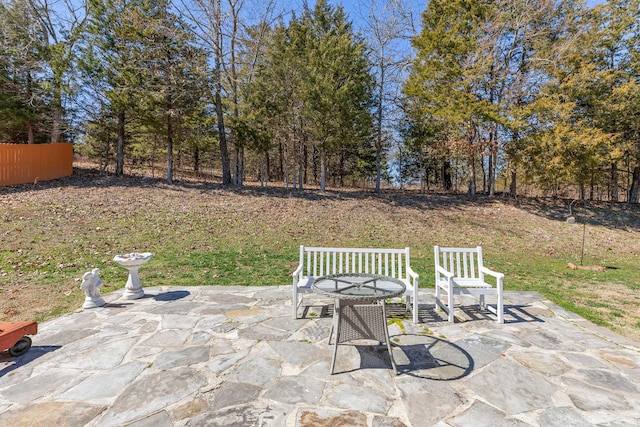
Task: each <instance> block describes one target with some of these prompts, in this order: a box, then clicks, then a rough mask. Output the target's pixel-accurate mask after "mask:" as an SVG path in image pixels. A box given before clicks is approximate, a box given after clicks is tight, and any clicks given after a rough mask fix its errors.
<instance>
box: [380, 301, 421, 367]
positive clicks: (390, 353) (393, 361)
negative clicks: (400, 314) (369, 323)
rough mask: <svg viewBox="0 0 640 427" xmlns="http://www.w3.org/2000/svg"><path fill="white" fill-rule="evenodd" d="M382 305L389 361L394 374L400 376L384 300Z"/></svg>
mask: <svg viewBox="0 0 640 427" xmlns="http://www.w3.org/2000/svg"><path fill="white" fill-rule="evenodd" d="M414 303H415V301H414ZM381 304H382V321H383V322H384V336H385V339H386V341H387V351H388V352H389V359H390V360H391V366H392V367H393V372H395V373H396V375H398V367H397V366H396V361H395V360H394V358H393V351H392V349H391V341H390V340H389V330H388V328H387V323H386V322H387V320H386V319H387V311H386V310H385V304H384V300H382V302H381Z"/></svg>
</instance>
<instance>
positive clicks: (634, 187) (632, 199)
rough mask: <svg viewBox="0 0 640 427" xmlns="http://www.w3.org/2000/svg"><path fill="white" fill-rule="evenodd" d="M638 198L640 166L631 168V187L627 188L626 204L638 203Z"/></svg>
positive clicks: (639, 192)
mask: <svg viewBox="0 0 640 427" xmlns="http://www.w3.org/2000/svg"><path fill="white" fill-rule="evenodd" d="M639 198H640V166H635V167H634V168H633V174H632V178H631V187H630V188H629V198H628V200H627V203H638V199H639Z"/></svg>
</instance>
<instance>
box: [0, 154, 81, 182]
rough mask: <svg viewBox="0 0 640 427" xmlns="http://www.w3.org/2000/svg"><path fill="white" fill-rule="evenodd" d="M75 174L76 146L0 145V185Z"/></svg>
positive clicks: (46, 179)
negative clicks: (74, 148)
mask: <svg viewBox="0 0 640 427" xmlns="http://www.w3.org/2000/svg"><path fill="white" fill-rule="evenodd" d="M71 174H73V144H70V143H61V144H0V186H3V185H16V184H28V183H34V182H37V181H49V180H51V179H56V178H61V177H63V176H69V175H71Z"/></svg>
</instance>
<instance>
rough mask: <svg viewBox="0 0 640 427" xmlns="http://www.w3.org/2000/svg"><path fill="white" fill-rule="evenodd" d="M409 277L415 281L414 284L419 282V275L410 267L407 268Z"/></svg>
mask: <svg viewBox="0 0 640 427" xmlns="http://www.w3.org/2000/svg"><path fill="white" fill-rule="evenodd" d="M407 276H409V277H410V278H412V279H413V281H414V282H417V281H418V273H416V272H415V271H413V268H411V267H408V268H407Z"/></svg>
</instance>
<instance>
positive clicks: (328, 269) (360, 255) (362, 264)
mask: <svg viewBox="0 0 640 427" xmlns="http://www.w3.org/2000/svg"><path fill="white" fill-rule="evenodd" d="M300 265H303V266H304V267H303V269H302V274H303V275H304V276H313V277H319V276H326V275H327V274H343V273H362V274H383V275H385V276H390V277H394V278H396V279H407V267H409V248H404V249H372V248H319V247H305V246H300Z"/></svg>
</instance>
